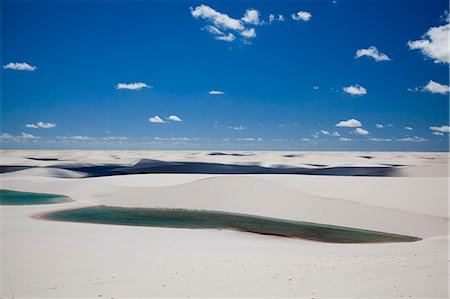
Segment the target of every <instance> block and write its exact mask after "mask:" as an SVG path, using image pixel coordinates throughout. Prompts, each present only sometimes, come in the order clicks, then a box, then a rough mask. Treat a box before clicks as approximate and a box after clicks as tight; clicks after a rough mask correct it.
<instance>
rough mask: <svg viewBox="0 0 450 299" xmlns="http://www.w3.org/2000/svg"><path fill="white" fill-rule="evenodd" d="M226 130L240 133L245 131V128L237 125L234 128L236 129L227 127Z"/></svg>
mask: <svg viewBox="0 0 450 299" xmlns="http://www.w3.org/2000/svg"><path fill="white" fill-rule="evenodd" d="M228 129H231V130H236V131H242V130H245V129H246V128H245V127H244V126H243V125H239V126H236V127H228Z"/></svg>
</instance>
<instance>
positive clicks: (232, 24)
mask: <svg viewBox="0 0 450 299" xmlns="http://www.w3.org/2000/svg"><path fill="white" fill-rule="evenodd" d="M191 14H192V16H193V17H194V18H202V19H205V20H208V21H210V22H212V23H213V24H214V25H215V26H216V27H218V28H221V29H223V30H236V31H241V30H244V29H245V27H244V25H243V24H242V22H241V21H240V20H237V19H233V18H230V17H229V16H228V15H227V14H223V13H220V12H218V11H216V10H214V9H213V8H211V7H209V6H207V5H204V4H202V5H199V6H197V7H196V8H194V9H193V8H191Z"/></svg>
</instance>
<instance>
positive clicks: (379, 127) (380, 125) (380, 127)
mask: <svg viewBox="0 0 450 299" xmlns="http://www.w3.org/2000/svg"><path fill="white" fill-rule="evenodd" d="M375 127H376V128H377V129H383V128H384V126H383V125H382V124H376V125H375Z"/></svg>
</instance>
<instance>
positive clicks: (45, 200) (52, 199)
mask: <svg viewBox="0 0 450 299" xmlns="http://www.w3.org/2000/svg"><path fill="white" fill-rule="evenodd" d="M69 201H71V199H70V198H69V197H67V196H63V195H57V194H43V193H31V192H19V191H12V190H5V189H0V205H39V204H54V203H63V202H69Z"/></svg>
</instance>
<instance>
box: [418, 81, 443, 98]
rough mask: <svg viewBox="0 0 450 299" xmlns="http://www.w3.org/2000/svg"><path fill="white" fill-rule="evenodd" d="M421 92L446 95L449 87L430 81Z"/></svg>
mask: <svg viewBox="0 0 450 299" xmlns="http://www.w3.org/2000/svg"><path fill="white" fill-rule="evenodd" d="M422 91H428V92H431V93H439V94H444V95H445V94H447V93H449V92H450V86H448V85H443V84H440V83H437V82H434V81H433V80H430V81H429V82H428V83H427V85H425V86H424V87H423V89H422Z"/></svg>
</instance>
